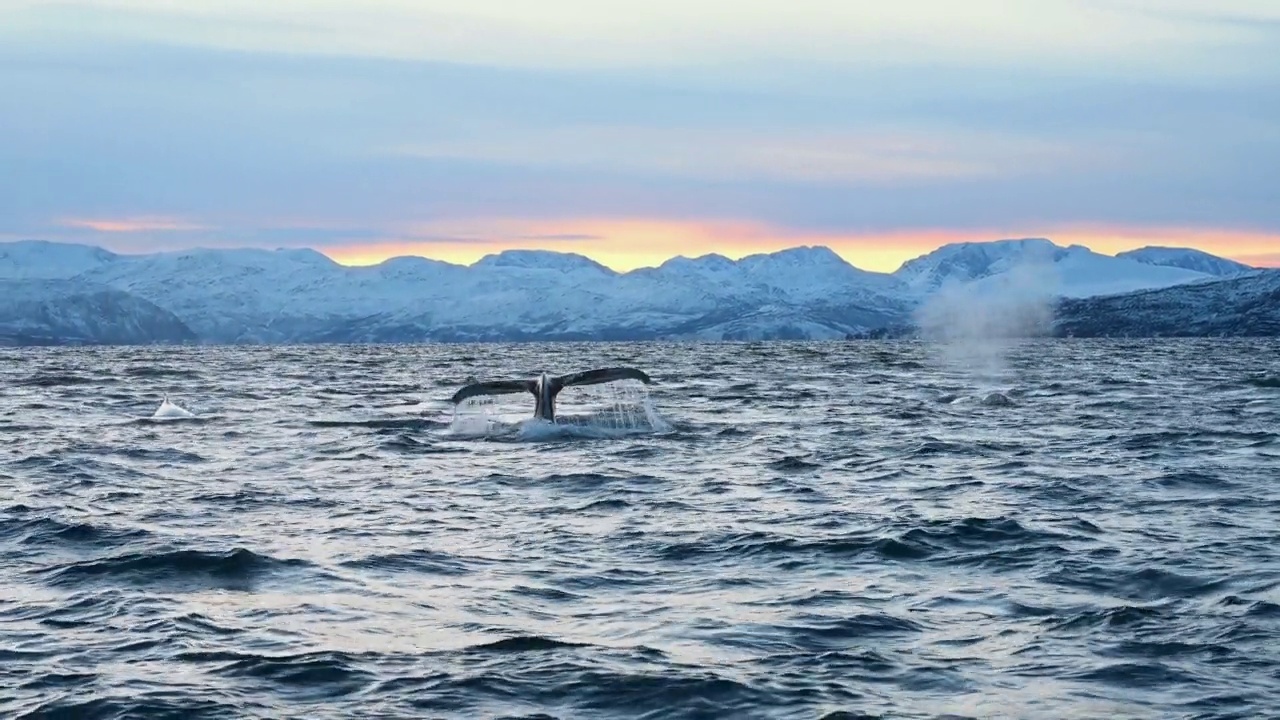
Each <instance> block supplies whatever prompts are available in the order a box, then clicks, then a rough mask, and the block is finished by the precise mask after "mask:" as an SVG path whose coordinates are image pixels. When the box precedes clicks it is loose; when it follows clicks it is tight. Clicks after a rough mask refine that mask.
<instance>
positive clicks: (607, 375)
mask: <svg viewBox="0 0 1280 720" xmlns="http://www.w3.org/2000/svg"><path fill="white" fill-rule="evenodd" d="M616 380H639V381H640V382H642V383H644V384H646V385H648V384H651V383H652V382H653V380H651V379H650V378H649V376H648V375H646V374H645V373H644V372H642V371H640V370H637V369H635V368H629V367H612V368H597V369H595V370H584V371H582V372H576V373H569V374H568V375H557V376H554V377H552V376H550V375H547V374H546V373H545V372H544V373H542V375H541V376H540V377H536V378H532V379H529V380H490V381H487V382H478V383H472V384H470V385H467V386H466V387H463V388H462V389H461V390H459V391H458V392H456V393H454V394H453V397H452V398H451V399H450V401H451V402H452V403H453V404H455V405H456V404H458V403H460V402H462V401H463V400H466V399H467V398H472V397H476V396H479V395H507V394H511V393H519V392H528V393H532V394H533V396H534V398H536V403H535V405H534V410H533V414H534V416H535V417H539V418H542V419H544V420H552V421H554V420H555V418H556V408H555V401H556V395H559V394H560V391H561V390H563V389H565V388H567V387H570V386H573V385H596V384H599V383H607V382H614V381H616Z"/></svg>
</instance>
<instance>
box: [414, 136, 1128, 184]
mask: <svg viewBox="0 0 1280 720" xmlns="http://www.w3.org/2000/svg"><path fill="white" fill-rule="evenodd" d="M393 152H394V153H396V154H401V155H406V156H410V157H420V158H427V159H434V160H461V161H480V162H488V163H504V164H512V165H523V166H537V167H551V168H567V169H584V170H591V169H594V170H597V171H599V170H605V171H611V172H618V171H620V172H634V173H637V174H641V175H649V176H657V177H685V178H691V179H701V180H713V181H714V180H720V181H732V180H756V181H778V182H788V183H791V182H794V183H834V184H881V185H890V184H893V185H896V184H898V183H900V182H911V181H938V180H959V179H971V178H977V177H986V178H993V177H1006V178H1012V177H1020V176H1024V175H1029V174H1039V173H1050V172H1055V171H1061V170H1062V169H1064V168H1068V167H1072V166H1074V167H1072V169H1080V168H1081V167H1082V166H1084V167H1085V168H1086V169H1087V166H1088V165H1090V164H1093V165H1101V164H1103V163H1105V162H1108V161H1110V160H1113V159H1114V158H1104V157H1096V158H1086V157H1084V156H1086V155H1087V154H1088V151H1087V150H1086V149H1080V148H1072V147H1071V146H1070V145H1068V144H1066V143H1055V142H1053V141H1050V140H1044V139H1036V138H1028V137H1017V136H1014V135H1011V134H1008V133H1005V134H1001V133H984V132H975V131H955V130H952V129H948V128H934V129H932V130H927V129H921V130H912V129H892V128H867V129H863V130H845V131H840V130H834V131H830V130H828V131H822V130H814V129H795V130H782V129H767V130H758V129H737V128H706V129H702V128H698V129H688V128H651V127H643V126H636V125H615V126H581V125H575V126H564V127H556V128H546V129H537V130H532V131H529V130H512V129H496V130H494V131H492V132H489V133H484V134H481V133H475V134H473V135H472V136H471V137H465V138H457V139H452V140H442V141H439V142H436V143H422V144H413V145H409V146H405V147H401V148H396V149H394V150H393Z"/></svg>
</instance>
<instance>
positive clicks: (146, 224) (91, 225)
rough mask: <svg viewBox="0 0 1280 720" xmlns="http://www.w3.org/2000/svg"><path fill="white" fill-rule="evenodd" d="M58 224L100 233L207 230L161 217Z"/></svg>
mask: <svg viewBox="0 0 1280 720" xmlns="http://www.w3.org/2000/svg"><path fill="white" fill-rule="evenodd" d="M58 224H60V225H64V226H66V227H72V228H83V229H87V230H93V231H95V232H101V233H152V232H179V231H190V230H207V229H209V228H208V227H206V226H204V225H198V224H196V223H191V222H186V221H184V220H180V219H177V218H162V217H136V218H100V219H78V218H68V219H64V220H60V221H59V223H58Z"/></svg>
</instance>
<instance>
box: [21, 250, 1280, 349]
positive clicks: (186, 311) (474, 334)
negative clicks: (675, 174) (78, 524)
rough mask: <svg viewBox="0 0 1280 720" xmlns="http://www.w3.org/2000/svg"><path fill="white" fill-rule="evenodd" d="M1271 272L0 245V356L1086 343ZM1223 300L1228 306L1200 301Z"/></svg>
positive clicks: (1253, 284)
mask: <svg viewBox="0 0 1280 720" xmlns="http://www.w3.org/2000/svg"><path fill="white" fill-rule="evenodd" d="M1276 272H1280V271H1267V270H1259V269H1255V268H1251V267H1248V266H1245V265H1241V264H1239V263H1235V262H1234V261H1231V260H1227V259H1224V258H1219V257H1215V256H1213V255H1209V254H1207V253H1203V252H1201V251H1198V250H1191V249H1182V248H1157V247H1152V248H1143V249H1140V250H1134V251H1130V252H1126V253H1121V254H1119V255H1116V256H1109V255H1103V254H1100V253H1096V252H1093V251H1092V250H1089V249H1088V248H1085V247H1081V246H1078V245H1072V246H1067V247H1063V246H1060V245H1057V244H1055V243H1053V242H1051V241H1049V240H1047V239H1043V238H1029V239H1014V240H997V241H992V242H974V243H957V244H951V245H944V246H942V247H940V248H938V249H937V250H935V251H933V252H931V253H928V254H926V255H923V256H921V257H918V258H915V259H913V260H910V261H908V262H906V263H904V264H903V265H902V267H901V268H899V269H898V270H897V271H895V272H892V273H880V272H870V271H866V270H861V269H859V268H856V267H854V266H852V265H850V264H849V263H848V262H846V261H845V260H843V259H842V258H841V257H840V256H838V255H837V254H836V253H834V252H832V251H831V250H830V249H828V248H825V247H808V246H805V247H795V248H790V249H787V250H782V251H778V252H773V253H761V254H756V255H750V256H747V257H744V258H741V259H739V260H731V259H729V258H727V257H724V256H722V255H715V254H711V255H704V256H701V257H695V258H686V257H676V258H673V259H671V260H668V261H667V262H665V263H663V264H662V265H660V266H658V267H648V268H640V269H636V270H632V271H629V272H617V271H614V270H612V269H610V268H607V267H605V266H603V265H601V264H599V263H597V262H595V261H593V260H591V259H589V258H587V257H584V256H582V255H578V254H574V253H557V252H550V251H542V250H508V251H505V252H501V253H496V254H492V255H488V256H486V257H484V258H482V259H481V260H479V261H477V262H476V263H474V264H472V265H469V266H468V265H458V264H453V263H446V262H441V261H437V260H428V259H424V258H420V257H398V258H393V259H390V260H387V261H385V262H383V263H380V264H378V265H373V266H364V267H351V266H344V265H340V264H338V263H336V262H334V261H333V260H331V259H329V258H328V257H327V256H325V255H323V254H321V253H319V252H316V251H314V250H309V249H280V250H262V249H193V250H183V251H175V252H158V253H151V254H140V255H123V254H117V253H113V252H109V251H107V250H104V249H102V248H98V247H93V246H87V245H76V244H64V243H52V242H45V241H20V242H11V243H0V293H3V295H0V343H5V342H7V343H10V344H33V343H42V344H43V343H112V344H116V343H146V342H156V343H174V342H183V343H195V342H198V343H316V342H334V343H348V342H356V343H361V342H423V341H445V342H456V341H506V340H645V339H690V340H756V339H836V338H845V337H849V336H861V335H867V334H871V333H875V332H878V331H881V330H883V329H885V328H891V327H919V326H920V319H921V317H922V314H923V315H928V314H929V312H928V311H929V310H930V309H931V308H936V307H938V306H941V307H943V308H945V309H947V310H948V311H949V312H952V313H958V314H959V316H961V317H967V316H966V315H965V313H969V314H970V315H972V313H978V314H979V315H983V314H984V313H985V314H987V315H990V314H991V312H992V307H993V305H992V303H995V304H996V306H999V305H1001V304H1002V303H1003V304H1006V305H1007V304H1014V305H1017V304H1028V303H1029V304H1033V305H1040V306H1044V307H1049V308H1051V309H1052V312H1051V313H1050V315H1051V316H1052V317H1053V318H1054V321H1053V322H1054V323H1056V324H1055V325H1053V326H1052V327H1044V328H1040V330H1042V331H1043V332H1046V333H1049V332H1062V331H1063V328H1067V327H1069V328H1071V330H1070V332H1072V333H1074V334H1088V333H1089V332H1103V331H1104V330H1105V329H1106V328H1108V327H1112V326H1113V325H1114V323H1111V321H1107V320H1102V319H1099V320H1098V321H1097V322H1094V323H1091V322H1089V321H1087V320H1086V319H1084V318H1086V317H1094V316H1096V317H1097V318H1104V317H1119V316H1120V315H1127V316H1132V317H1135V318H1136V317H1140V316H1141V314H1140V313H1137V312H1136V311H1135V310H1134V308H1135V307H1142V308H1147V307H1150V308H1164V309H1166V310H1168V311H1170V312H1172V311H1173V310H1172V309H1176V310H1177V311H1178V312H1193V311H1194V310H1195V308H1194V307H1192V306H1193V305H1194V302H1192V303H1191V304H1187V303H1181V304H1180V303H1179V302H1176V301H1168V300H1166V299H1165V298H1169V297H1174V296H1170V295H1163V294H1162V293H1169V292H1172V291H1175V290H1177V291H1179V292H1197V293H1214V292H1218V293H1219V295H1220V296H1221V297H1222V298H1223V300H1222V302H1225V303H1228V304H1230V303H1232V302H1237V301H1238V302H1241V303H1243V302H1245V299H1246V298H1253V297H1254V295H1256V294H1258V293H1264V294H1265V292H1267V290H1266V288H1267V287H1270V286H1269V285H1268V284H1267V283H1269V282H1271V280H1264V281H1260V280H1257V278H1259V277H1264V278H1273V277H1274V274H1275V273H1276ZM1222 283H1227V284H1228V286H1229V288H1231V289H1229V290H1223V291H1216V290H1199V289H1196V288H1199V287H1200V286H1205V287H1209V288H1218V287H1223V286H1222V285H1221V284H1222ZM1178 297H1181V296H1178ZM1197 297H1200V295H1197ZM1215 297H1217V296H1215ZM1188 302H1190V301H1188ZM1117 303H1121V304H1117ZM1124 303H1127V305H1126V304H1124ZM1262 305H1263V307H1264V310H1265V307H1266V301H1265V299H1264V300H1263V301H1262ZM1272 305H1273V306H1274V302H1273V303H1272ZM1214 307H1215V308H1217V310H1216V312H1219V313H1220V314H1221V312H1223V307H1220V306H1217V305H1215V306H1214ZM1232 307H1234V306H1232ZM1121 308H1124V309H1121ZM1153 312H1154V313H1155V314H1159V312H1160V311H1157V310H1153ZM1090 313H1092V314H1093V315H1090ZM933 317H935V318H936V317H937V315H936V313H935V314H934V315H933ZM1165 319H1166V320H1170V321H1172V318H1165ZM1134 322H1136V323H1137V325H1142V322H1139V321H1134ZM1064 323H1065V325H1064ZM1181 325H1182V326H1187V327H1195V326H1196V325H1195V323H1182V324H1181ZM1152 327H1154V325H1153V326H1152ZM1249 327H1252V326H1251V325H1249V323H1248V322H1245V323H1244V324H1242V325H1240V326H1239V328H1238V329H1239V330H1240V331H1244V330H1247V329H1248V328H1249ZM1108 332H1109V331H1108ZM1126 332H1127V333H1128V334H1142V332H1141V331H1140V330H1139V329H1130V330H1126ZM1224 332H1225V331H1224Z"/></svg>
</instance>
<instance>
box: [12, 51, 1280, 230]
mask: <svg viewBox="0 0 1280 720" xmlns="http://www.w3.org/2000/svg"><path fill="white" fill-rule="evenodd" d="M1276 37H1280V34H1278V35H1276ZM1250 47H1252V46H1250ZM1236 52H1237V53H1239V52H1245V50H1240V49H1237V51H1236ZM1249 52H1252V50H1249ZM1256 60H1257V62H1259V63H1261V62H1264V60H1263V58H1262V57H1261V56H1260V55H1259V56H1258V57H1257V58H1256ZM697 70H698V69H696V68H695V69H692V70H691V71H690V72H689V73H670V74H663V73H656V72H648V71H646V72H639V71H627V72H623V71H603V70H601V71H594V72H589V71H568V70H528V69H526V70H518V69H498V68H485V67H478V66H467V65H457V64H447V63H438V62H423V61H397V60H383V59H369V58H364V59H361V58H353V57H320V56H315V55H306V54H268V53H263V52H237V51H228V50H214V49H208V48H203V49H202V48H195V47H179V46H173V45H156V44H143V43H139V42H129V43H123V42H119V43H105V42H96V43H93V44H88V45H86V44H80V45H75V46H70V45H58V44H52V43H48V42H35V41H27V42H21V41H20V42H10V43H5V44H4V45H3V47H0V97H3V98H4V99H5V102H6V105H7V107H9V108H13V109H15V111H13V112H9V111H6V112H4V113H0V164H3V166H4V167H5V168H6V172H4V173H3V174H0V215H3V216H4V217H6V218H9V219H10V222H11V223H12V224H13V225H14V227H11V228H5V230H6V231H11V232H18V233H23V232H26V233H37V232H47V231H50V230H51V228H52V226H51V223H52V222H54V220H55V219H56V218H59V217H86V216H90V217H92V216H106V217H114V216H129V215H137V214H171V215H176V216H181V217H186V218H192V219H194V220H198V221H204V222H207V223H209V224H212V225H216V226H218V227H219V228H221V229H222V231H223V232H225V231H226V230H227V229H228V228H230V229H239V230H240V231H241V232H243V233H244V234H245V237H250V236H251V235H252V233H253V232H266V231H265V230H263V229H264V228H267V227H277V226H280V225H288V222H287V220H288V219H289V218H295V219H298V220H300V221H301V220H308V221H326V222H329V223H334V224H338V225H341V226H343V227H350V228H351V229H352V230H351V232H354V233H356V234H358V235H361V236H368V237H370V238H372V237H374V236H376V235H378V234H379V233H380V232H383V231H385V228H387V227H388V226H389V225H390V224H403V223H410V222H414V221H430V220H436V219H440V218H450V217H475V216H514V217H526V216H544V217H561V216H582V215H622V216H663V217H683V218H696V217H739V218H754V219H760V220H764V221H768V222H775V223H780V224H785V225H791V226H797V227H804V228H808V229H833V230H851V231H874V230H883V229H891V228H897V227H984V228H985V227H1000V226H1010V225H1018V224H1021V225H1023V226H1029V225H1035V224H1037V223H1040V224H1053V223H1063V222H1092V223H1154V224H1164V225H1184V224H1205V225H1214V226H1234V227H1247V228H1251V229H1270V230H1280V205H1277V203H1275V188H1277V187H1280V130H1277V125H1276V124H1275V120H1274V118H1275V117H1277V114H1278V113H1280V77H1278V76H1276V75H1274V73H1272V74H1269V75H1268V74H1249V73H1246V74H1241V73H1236V72H1227V73H1224V74H1222V75H1221V76H1220V77H1216V78H1209V79H1206V78H1205V77H1193V78H1190V79H1188V80H1186V81H1180V80H1178V79H1176V78H1173V77H1169V76H1164V75H1162V76H1159V77H1153V78H1151V79H1149V80H1146V81H1140V80H1136V79H1135V78H1134V77H1133V76H1132V75H1130V74H1126V75H1123V76H1117V77H1116V78H1115V79H1108V78H1106V77H1105V76H1099V75H1098V74H1097V73H1096V72H1090V73H1087V74H1079V75H1071V74H1064V73H1062V72H1060V71H1052V72H1051V71H1049V70H1045V69H1036V68H1033V67H1018V68H1008V67H1006V68H986V69H982V68H965V67H960V66H956V65H951V66H945V67H931V66H927V65H920V66H910V65H897V66H895V67H881V68H856V67H855V68H841V67H839V66H835V65H805V64H790V65H784V64H777V65H774V66H772V69H771V70H770V71H769V73H768V75H767V76H763V77H762V78H761V80H760V82H758V83H752V82H750V81H749V79H748V77H749V76H747V75H746V74H744V72H745V71H740V72H739V73H738V74H734V73H733V72H731V71H729V70H725V69H723V68H722V69H720V70H717V72H718V73H722V74H724V76H725V78H726V79H725V80H724V81H722V82H721V81H715V80H713V79H709V78H712V77H713V76H712V75H709V74H707V73H705V72H703V73H702V74H699V72H698V71H697ZM704 70H705V68H704ZM272 232H276V231H272ZM281 232H283V231H281ZM296 232H297V233H299V234H300V236H307V232H308V231H306V230H302V229H300V230H298V231H296ZM312 232H316V236H317V237H322V236H323V235H322V234H321V233H319V232H318V231H312ZM326 232H331V231H326ZM339 234H341V232H339Z"/></svg>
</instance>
